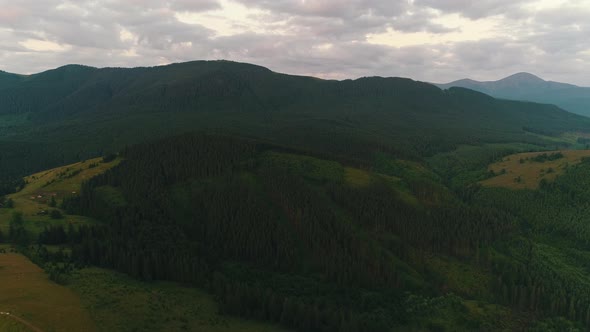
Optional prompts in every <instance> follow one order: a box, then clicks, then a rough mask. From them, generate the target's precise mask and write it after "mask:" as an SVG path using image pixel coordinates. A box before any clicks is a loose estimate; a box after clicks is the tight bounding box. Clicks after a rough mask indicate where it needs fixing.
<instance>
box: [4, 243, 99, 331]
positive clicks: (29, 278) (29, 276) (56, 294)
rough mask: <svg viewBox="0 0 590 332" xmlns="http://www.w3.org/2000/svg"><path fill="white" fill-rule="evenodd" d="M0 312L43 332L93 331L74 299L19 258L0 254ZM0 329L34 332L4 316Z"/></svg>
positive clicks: (93, 328)
mask: <svg viewBox="0 0 590 332" xmlns="http://www.w3.org/2000/svg"><path fill="white" fill-rule="evenodd" d="M0 311H1V312H8V313H10V314H11V315H14V316H15V317H18V318H20V319H22V320H23V321H25V322H27V323H29V324H31V325H32V326H35V327H38V328H39V329H42V330H43V331H89V332H92V331H95V330H96V328H95V325H94V322H93V321H92V319H91V317H90V315H89V314H88V312H86V311H85V310H84V309H83V307H82V305H81V302H80V299H79V298H78V296H77V295H76V294H75V293H74V292H73V291H72V290H70V289H68V288H66V287H63V286H60V285H58V284H56V283H54V282H52V281H51V280H49V278H48V277H47V275H46V274H45V272H43V270H42V269H41V268H39V267H38V266H36V265H35V264H33V263H32V262H31V261H30V260H29V259H28V258H26V257H25V256H23V255H20V254H14V253H12V254H1V253H0ZM0 326H7V327H11V328H15V330H16V331H21V330H22V331H27V330H31V331H34V330H33V329H30V328H29V329H27V328H26V326H25V325H23V324H18V323H17V322H16V320H9V319H8V317H7V316H3V317H2V322H0ZM17 328H18V329H17Z"/></svg>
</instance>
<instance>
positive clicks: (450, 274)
mask: <svg viewBox="0 0 590 332" xmlns="http://www.w3.org/2000/svg"><path fill="white" fill-rule="evenodd" d="M1 79H2V77H0V83H1V82H2V81H1ZM47 82H49V83H48V84H49V85H50V86H51V89H48V88H39V87H43V86H44V85H43V84H47ZM55 82H60V84H55ZM212 82H213V83H212ZM38 88H39V89H38ZM23 89H28V91H33V92H34V93H37V94H39V98H37V99H33V98H25V97H23V96H22V95H21V92H22V91H23ZM35 89H38V90H39V91H37V90H35ZM33 92H31V93H33ZM0 105H2V108H1V109H0V110H1V111H2V112H3V113H2V114H0V116H4V117H6V118H9V117H10V118H11V119H12V120H11V121H13V122H11V124H10V125H7V126H4V127H0V130H1V132H2V133H3V135H2V136H0V145H1V146H2V147H5V148H3V149H2V150H0V161H1V164H0V169H2V172H3V173H0V197H3V198H2V199H1V200H0V204H2V207H1V209H9V210H15V213H14V214H13V215H12V217H11V219H10V222H9V224H8V225H7V227H6V230H5V231H4V232H1V230H2V229H3V228H0V242H10V243H12V244H13V245H15V246H17V247H18V248H20V249H21V250H22V251H23V252H25V253H27V255H29V257H31V259H32V260H34V261H35V262H36V263H38V264H39V265H40V266H43V267H44V269H45V270H46V271H47V272H48V275H49V277H50V278H51V279H52V280H54V281H56V282H58V283H64V284H65V283H67V280H68V276H69V275H71V274H72V271H76V270H79V269H83V268H87V267H100V268H105V269H109V270H115V271H119V272H122V273H125V274H127V275H129V276H131V277H133V278H135V279H137V280H142V281H144V282H145V283H146V284H148V285H149V284H150V283H155V282H158V281H172V282H177V283H181V284H183V285H189V286H190V287H194V288H199V289H203V290H205V291H206V292H207V293H208V294H211V295H212V296H213V297H214V299H215V301H216V302H217V303H218V304H219V310H220V312H221V313H222V314H224V315H228V316H232V317H242V318H245V319H252V320H258V321H266V322H272V323H274V324H276V325H277V326H282V327H284V328H288V329H292V330H296V331H318V332H324V331H326V332H328V331H330V332H331V331H406V330H408V331H502V330H524V331H526V330H530V331H577V330H579V331H584V330H588V329H589V328H590V265H589V263H588V262H589V261H590V260H589V259H590V222H589V221H590V219H588V218H589V217H588V213H587V210H588V209H589V208H590V205H589V203H588V202H590V191H588V188H590V159H588V158H587V157H586V158H579V160H576V161H575V162H571V164H570V163H568V164H567V165H566V164H564V165H565V166H564V167H563V168H560V169H559V170H553V169H552V168H551V171H549V169H550V168H549V166H547V167H546V168H547V170H545V169H544V170H543V172H544V173H543V174H553V175H556V174H555V173H556V172H558V171H559V174H557V175H556V176H555V177H554V178H550V179H549V178H547V179H539V181H538V186H537V187H535V188H534V189H514V188H509V186H508V187H491V186H484V185H482V183H481V181H483V180H486V179H490V178H493V177H495V176H498V175H502V174H506V173H507V172H510V170H508V171H506V170H504V171H503V172H499V173H498V174H496V173H495V172H494V171H490V170H489V169H488V166H489V165H490V164H493V163H495V162H499V161H506V158H515V157H512V156H511V155H512V154H515V153H520V152H530V151H539V154H538V155H536V156H534V157H531V158H529V159H527V160H524V159H521V162H520V164H522V165H540V164H546V163H551V162H560V161H561V160H565V159H566V156H565V155H566V154H567V153H561V152H554V151H556V150H577V149H583V148H584V144H585V143H584V142H580V137H584V135H587V133H590V120H589V119H587V118H584V117H581V116H578V115H574V114H570V113H567V112H565V111H563V110H560V109H558V108H557V107H555V106H550V105H541V104H534V103H526V102H515V101H505V100H497V99H493V98H491V97H489V96H487V95H483V94H480V93H476V92H474V91H470V90H466V89H450V90H440V89H438V88H436V87H435V86H432V85H429V84H426V83H421V82H415V81H411V80H406V79H385V78H363V79H359V80H354V81H351V80H347V81H322V80H318V79H313V78H306V77H296V76H288V75H281V74H277V73H273V72H271V71H269V70H266V69H264V68H261V67H256V66H251V65H246V64H237V63H229V62H225V61H219V62H194V63H187V64H176V65H171V66H164V67H155V68H136V69H94V68H89V67H80V66H68V67H63V68H60V69H56V70H54V71H50V72H46V73H42V74H37V75H36V76H35V75H32V76H31V77H28V78H27V79H24V78H13V81H11V82H10V83H2V84H0ZM82 126H85V127H84V128H85V129H81V128H82ZM72 128H76V130H73V131H72V130H70V129H72ZM122 128H124V129H126V130H125V131H121V130H120V129H122ZM575 135H578V136H579V137H578V136H576V137H574V136H575ZM541 152H542V153H541ZM91 156H104V158H102V160H101V161H100V162H97V163H96V164H90V165H88V163H85V159H86V158H88V157H91ZM76 161H80V162H81V164H82V165H84V167H86V169H92V168H96V167H98V166H99V164H106V163H110V162H113V161H117V164H116V165H114V166H113V167H112V168H109V169H108V170H106V171H105V172H100V173H97V174H95V176H93V177H90V178H85V179H84V181H83V182H82V184H81V190H80V191H79V192H77V191H72V190H68V191H67V192H65V194H63V195H62V194H61V193H60V196H59V199H55V198H52V200H51V201H48V202H47V205H48V207H49V208H48V210H47V211H44V212H45V213H46V214H47V218H48V220H51V223H47V224H46V225H43V227H41V229H40V230H39V231H38V232H37V231H36V230H35V229H33V228H30V227H29V228H28V225H30V224H29V223H28V220H27V219H28V218H29V219H30V218H31V216H30V214H29V215H27V214H24V215H23V214H19V213H18V212H16V210H18V208H19V207H18V204H16V205H14V202H12V201H11V197H12V196H11V195H13V193H14V192H18V191H19V190H21V189H23V188H26V187H27V186H30V184H29V183H28V182H27V180H31V179H32V178H31V177H28V178H23V176H25V175H29V174H32V173H34V172H37V171H43V170H46V169H49V168H51V167H56V166H59V165H64V164H68V163H70V162H76ZM38 174H43V172H41V173H38ZM77 174H78V173H76V171H75V170H69V169H68V170H67V172H64V173H62V174H61V175H59V176H60V177H61V179H68V178H73V177H75V176H76V175H77ZM518 181H521V180H518V178H516V177H515V179H514V181H513V182H514V183H518ZM45 185H50V183H46V184H45ZM43 188H44V187H41V189H40V190H42V189H43ZM33 198H35V197H33ZM71 216H85V217H89V218H91V220H93V222H88V223H69V222H67V220H68V219H67V218H69V217H71ZM64 218H65V220H66V221H64V222H60V220H64ZM34 226H35V227H39V226H38V224H34ZM56 247H59V250H55V248H56ZM47 248H49V249H47ZM50 249H51V250H50Z"/></svg>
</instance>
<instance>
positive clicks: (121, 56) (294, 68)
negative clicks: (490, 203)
mask: <svg viewBox="0 0 590 332" xmlns="http://www.w3.org/2000/svg"><path fill="white" fill-rule="evenodd" d="M0 8H2V10H0V64H1V65H0V69H2V70H6V71H11V72H18V73H32V72H38V71H42V70H46V69H49V68H53V67H57V66H60V65H64V64H67V63H83V64H88V65H93V66H98V67H103V66H126V67H127V66H141V65H158V64H165V63H170V62H177V61H187V60H194V59H220V58H224V59H229V60H235V61H245V62H252V63H256V64H260V65H263V66H267V67H269V68H271V69H273V70H275V71H280V72H287V73H292V74H303V75H316V76H321V77H325V78H339V79H340V78H354V77H360V76H371V75H381V76H405V77H412V78H415V79H420V80H425V81H434V82H444V81H450V80H454V79H458V78H463V77H472V78H475V79H497V78H501V77H502V76H506V75H509V74H512V73H514V72H517V71H530V72H533V73H535V74H537V75H539V76H542V77H545V78H549V79H554V80H561V81H566V82H571V83H577V84H582V85H589V86H590V78H588V77H590V75H589V74H590V69H587V68H590V39H589V38H587V36H589V35H590V23H588V22H590V21H588V20H587V17H590V0H578V1H576V2H567V1H561V2H560V1H547V0H493V1H492V0H482V1H472V0H449V1H435V0H412V1H410V0H398V1H392V0H349V1H342V0H305V1H302V0H168V1H165V0H164V1H163V0H75V1H74V0H20V1H18V2H17V1H12V0H0ZM376 35H378V36H380V38H378V39H376V38H373V37H374V36H376Z"/></svg>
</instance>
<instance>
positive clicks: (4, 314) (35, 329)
mask: <svg viewBox="0 0 590 332" xmlns="http://www.w3.org/2000/svg"><path fill="white" fill-rule="evenodd" d="M0 315H2V316H5V317H8V318H10V319H12V320H14V321H16V322H18V323H21V324H23V325H24V326H26V327H28V328H29V329H30V330H31V331H34V332H44V331H43V330H41V329H40V328H38V327H36V326H35V325H33V324H31V323H29V322H27V321H26V320H24V319H22V318H20V317H17V316H15V315H13V314H11V313H9V312H3V311H0Z"/></svg>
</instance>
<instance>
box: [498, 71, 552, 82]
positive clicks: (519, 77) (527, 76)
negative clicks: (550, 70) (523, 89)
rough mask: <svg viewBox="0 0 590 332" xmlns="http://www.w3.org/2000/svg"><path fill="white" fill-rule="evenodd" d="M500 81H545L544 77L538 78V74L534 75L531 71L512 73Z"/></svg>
mask: <svg viewBox="0 0 590 332" xmlns="http://www.w3.org/2000/svg"><path fill="white" fill-rule="evenodd" d="M500 81H513V82H520V83H541V82H545V80H544V79H542V78H540V77H539V76H535V75H533V74H531V73H525V72H520V73H516V74H514V75H510V76H508V77H506V78H504V79H501V80H500Z"/></svg>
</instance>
